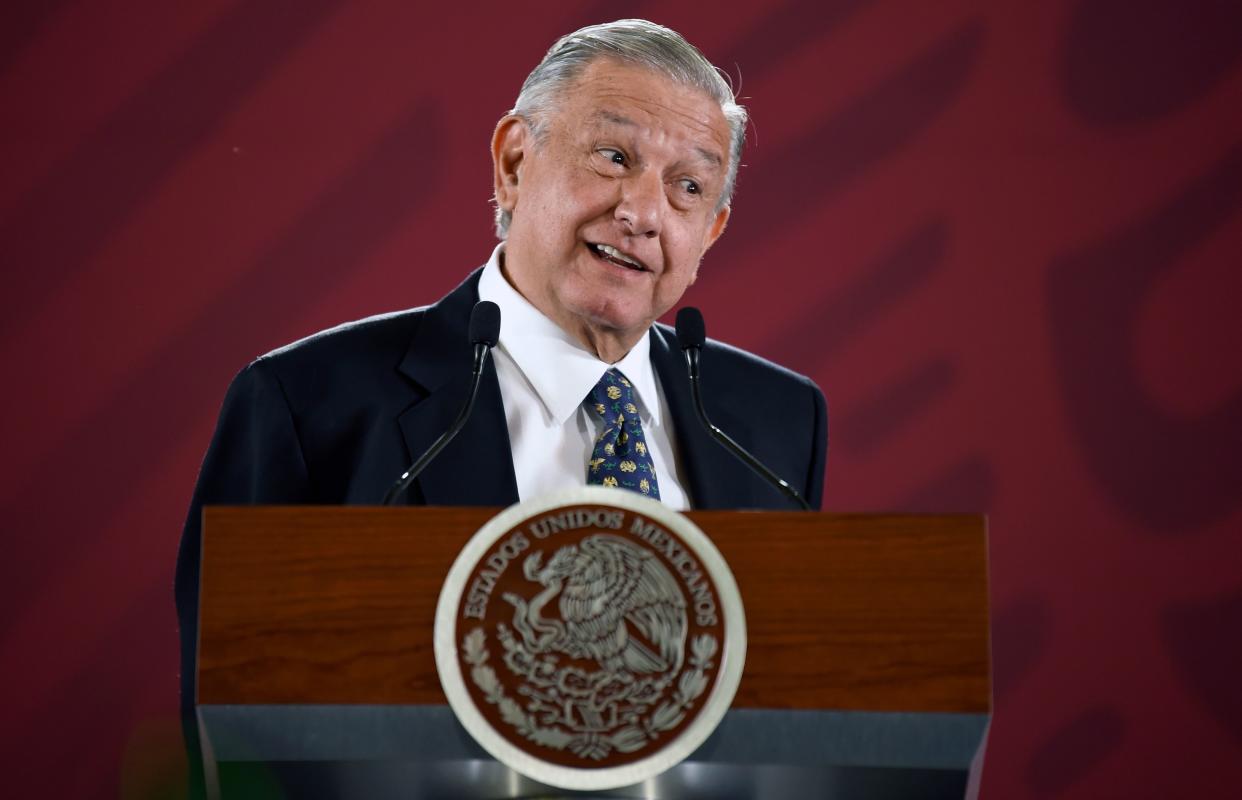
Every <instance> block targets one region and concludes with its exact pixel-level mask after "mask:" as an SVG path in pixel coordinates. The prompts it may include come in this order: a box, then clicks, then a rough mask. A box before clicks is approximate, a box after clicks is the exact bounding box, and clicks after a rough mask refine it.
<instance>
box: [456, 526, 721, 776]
mask: <svg viewBox="0 0 1242 800" xmlns="http://www.w3.org/2000/svg"><path fill="white" fill-rule="evenodd" d="M522 573H523V575H524V576H525V578H526V580H527V581H529V582H530V583H533V584H535V585H536V586H537V587H539V588H538V589H537V590H535V591H534V593H533V595H528V596H523V595H520V594H518V593H516V592H505V593H504V594H503V595H502V597H503V599H504V600H505V601H506V602H507V603H509V604H510V605H511V606H512V607H513V615H512V621H511V623H509V624H504V623H502V624H500V625H498V626H497V630H496V638H497V640H498V641H499V642H500V645H501V647H502V648H503V651H504V652H503V656H502V661H503V663H504V666H505V668H506V669H507V670H508V672H509V673H511V674H512V675H513V676H514V677H515V678H516V679H517V680H518V681H519V685H518V693H519V694H520V695H521V697H522V700H521V701H520V702H519V701H517V700H512V699H510V698H508V697H506V698H505V699H506V700H509V706H508V707H507V708H506V706H505V705H502V706H501V711H502V716H503V717H504V718H505V719H506V721H508V722H510V724H512V725H513V726H514V727H515V728H517V730H518V732H519V733H522V734H523V735H525V736H526V737H527V738H529V739H532V740H534V741H537V742H538V743H540V744H544V745H546V746H551V747H554V748H556V749H565V750H568V751H569V752H572V753H574V754H576V755H578V756H580V757H581V758H583V759H586V760H588V761H598V760H600V759H604V758H606V757H608V756H609V755H610V754H611V753H613V751H616V750H619V751H621V752H633V751H635V750H638V749H640V748H642V747H644V746H645V745H646V744H648V743H649V742H650V741H652V740H654V739H656V738H658V737H659V736H660V735H661V734H662V733H663V732H666V731H668V730H671V729H672V728H674V727H676V726H677V725H678V724H679V723H680V722H681V720H682V718H683V717H684V715H685V711H686V710H687V709H688V708H689V707H690V706H691V705H693V704H694V702H695V700H697V699H698V697H699V695H701V694H702V693H703V690H704V689H705V688H706V686H707V682H708V681H707V676H706V674H705V670H707V669H710V668H711V667H713V666H714V663H713V661H712V659H713V657H714V656H715V654H716V650H717V643H716V641H715V638H714V637H712V636H710V635H700V636H697V637H695V638H694V640H693V641H692V642H691V648H692V652H691V653H690V654H689V658H690V661H691V662H692V663H691V664H689V665H687V641H686V640H687V630H688V626H687V612H686V598H685V595H684V594H683V592H682V589H681V587H680V586H679V585H678V582H677V580H676V579H675V578H674V577H673V575H672V573H671V572H670V571H669V569H668V567H666V566H665V565H664V564H663V563H661V562H660V560H659V559H658V558H657V557H656V556H655V555H654V554H653V553H651V552H650V551H647V550H644V549H642V548H640V547H638V546H636V545H635V544H634V543H632V542H630V541H627V540H626V539H624V538H622V537H620V536H616V535H613V534H608V533H596V534H593V535H590V536H588V537H586V538H584V539H582V540H581V541H579V542H577V543H576V544H571V545H565V546H563V547H560V548H558V549H557V550H556V551H555V552H554V553H553V555H552V556H551V558H549V559H547V561H546V563H545V561H544V555H543V552H542V551H538V552H534V553H532V554H530V555H529V556H527V557H526V559H525V561H524V562H523V564H522ZM472 637H473V638H472ZM483 640H484V636H483V631H482V629H481V628H476V629H475V630H474V631H473V632H471V633H470V634H468V635H467V636H466V637H465V639H464V641H463V645H462V651H463V653H464V654H465V658H466V660H467V661H468V662H469V661H472V660H474V661H477V662H478V666H483V661H485V660H486V655H487V654H486V652H485V651H484V650H483V648H484V642H483ZM686 666H690V667H691V669H689V670H684V668H685V667H686ZM474 673H475V674H474V676H473V677H474V678H475V682H476V685H479V688H480V689H482V690H483V691H484V692H487V693H489V694H492V695H494V693H495V692H496V691H497V690H498V687H499V683H498V680H497V679H496V676H495V674H494V672H492V671H491V668H490V667H486V668H485V669H483V670H480V669H476V670H474ZM674 683H676V685H675V686H674ZM670 687H672V688H673V691H672V692H671V693H670V691H669V690H670ZM670 694H671V696H670ZM498 702H499V701H498Z"/></svg>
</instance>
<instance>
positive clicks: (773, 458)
mask: <svg viewBox="0 0 1242 800" xmlns="http://www.w3.org/2000/svg"><path fill="white" fill-rule="evenodd" d="M480 272H481V270H480V271H476V272H474V273H473V274H471V276H470V277H469V278H467V279H466V281H465V282H464V283H462V284H461V286H459V287H457V288H456V289H454V290H453V291H452V292H451V293H450V294H449V295H448V296H446V297H445V298H444V299H442V300H441V301H440V302H438V303H436V304H435V305H432V306H428V307H426V308H419V309H414V310H412V311H402V312H397V313H394V314H387V315H383V316H379V317H372V318H370V319H365V320H362V321H359V322H354V323H350V324H347V325H343V326H341V327H338V328H334V329H332V330H329V331H325V332H323V333H320V334H316V335H314V336H311V337H310V338H308V339H304V340H302V341H300V342H296V343H294V344H291V345H289V346H288V347H284V348H281V349H280V350H276V351H274V352H272V353H269V354H268V355H265V356H262V357H261V358H259V359H257V360H256V361H254V362H253V363H252V364H250V365H249V366H247V367H246V368H245V369H243V370H242V371H241V372H240V373H239V374H238V376H237V377H236V378H235V379H234V380H233V383H232V385H231V386H230V387H229V390H228V394H227V396H226V397H225V400H224V407H223V409H222V410H221V412H220V419H219V422H218V423H217V426H216V432H215V435H214V436H213V438H212V441H211V446H210V447H209V449H208V451H207V456H206V458H205V459H204V461H203V467H202V471H201V472H200V474H199V479H198V485H197V487H196V488H195V491H194V499H193V501H192V502H191V505H190V512H189V517H188V518H187V520H186V524H185V531H184V533H183V535H182V539H181V550H180V553H179V554H178V558H177V578H176V598H177V614H178V618H179V620H180V628H181V654H182V660H181V669H182V708H183V711H186V712H189V711H192V709H193V698H194V694H193V680H194V665H195V647H196V643H197V632H198V630H197V629H198V573H199V549H200V539H201V531H200V525H201V514H202V508H203V506H205V505H244V504H303V503H305V504H315V503H319V504H378V503H379V502H380V500H381V499H382V498H383V496H384V492H385V491H386V490H387V489H388V487H389V486H390V485H391V484H392V482H393V481H394V480H396V478H397V476H399V475H400V474H401V473H402V472H404V471H405V469H406V468H407V467H408V466H409V465H410V463H411V462H412V461H413V459H414V458H416V457H417V456H418V455H420V454H421V453H422V452H423V451H425V450H426V449H427V448H428V447H429V446H430V445H431V443H432V442H433V441H435V439H436V438H437V437H438V436H439V435H440V434H441V433H442V432H443V431H445V430H446V429H447V428H448V427H449V425H450V424H451V423H452V421H453V418H454V417H455V416H456V414H457V412H458V410H459V408H460V407H461V405H462V403H463V402H464V400H465V396H466V389H467V385H468V383H469V373H470V362H471V355H472V352H473V348H472V346H471V345H470V344H469V342H468V340H467V325H468V322H469V318H470V311H471V309H472V308H473V307H474V304H475V302H477V300H478V281H479V274H480ZM651 360H652V363H653V364H654V366H655V370H656V373H657V374H658V375H659V378H660V384H661V386H662V388H663V391H664V393H665V396H666V398H667V401H668V407H669V411H670V413H671V416H672V420H673V426H674V432H675V434H676V437H677V446H678V453H679V458H680V460H681V464H682V467H683V474H684V477H685V479H686V482H687V487H686V488H687V490H688V491H689V494H690V497H691V501H692V503H693V505H694V507H695V508H773V509H776V508H779V509H788V508H790V507H791V506H790V503H789V501H788V500H786V499H785V498H784V496H783V495H781V494H780V493H779V492H778V491H776V490H775V489H773V488H771V487H770V486H768V485H767V484H766V483H764V482H763V480H761V479H760V478H759V477H758V476H756V475H755V474H754V473H752V472H751V471H750V470H749V468H747V467H746V466H745V465H743V464H742V463H740V462H739V461H737V460H736V459H735V458H733V456H731V455H730V454H729V453H727V452H726V451H725V450H724V449H723V448H722V447H721V446H720V445H719V444H717V443H716V442H715V441H713V440H712V439H711V438H709V437H708V435H707V434H706V432H704V431H703V429H702V428H701V426H700V424H699V422H698V419H697V418H696V416H695V413H694V407H693V404H692V400H691V396H690V386H689V380H688V378H687V377H686V368H685V359H684V356H683V354H682V353H681V351H680V350H679V349H678V347H677V342H676V337H675V336H674V334H673V332H672V331H671V329H669V328H668V327H666V326H663V325H657V326H656V327H655V328H653V330H652V335H651ZM701 380H702V384H703V392H704V403H705V405H706V406H707V410H708V415H709V416H710V417H711V419H712V421H713V422H714V423H715V424H716V425H717V426H719V427H720V428H721V429H723V430H724V431H725V432H726V433H728V434H729V435H730V436H731V437H733V438H734V439H735V440H736V441H737V442H738V443H739V444H741V445H742V446H743V447H745V448H747V449H748V450H750V451H751V452H752V453H754V454H755V455H756V456H757V457H758V458H759V459H760V460H761V461H763V462H764V463H766V464H767V465H768V466H769V467H770V468H771V469H772V470H773V471H775V472H776V474H777V475H780V476H781V477H783V478H785V480H787V481H789V482H790V484H791V485H792V486H793V487H794V488H796V489H798V491H799V492H801V493H802V495H803V497H805V498H806V499H807V501H808V502H809V503H810V504H811V505H812V506H813V507H815V508H818V507H819V505H820V500H821V496H822V486H823V478H824V456H825V450H826V441H827V440H826V430H827V412H826V409H825V405H824V397H823V395H822V394H821V393H820V391H819V389H818V388H816V387H815V385H814V384H813V383H811V381H809V380H808V379H806V378H804V377H802V376H800V375H797V374H795V373H793V372H790V371H788V370H786V369H783V368H781V367H778V366H776V365H775V364H772V363H770V362H768V361H764V360H763V359H760V358H758V357H756V356H753V355H750V354H748V353H745V352H743V351H741V350H737V349H735V348H732V347H728V346H726V345H723V344H720V343H717V342H712V341H709V342H708V343H707V345H706V346H705V347H704V349H703V355H702V379H701ZM508 453H509V436H508V430H507V428H506V424H505V415H504V406H503V405H502V402H501V397H500V387H499V384H498V383H497V381H496V372H495V370H493V369H488V370H487V371H486V372H485V373H484V376H483V381H482V384H481V386H480V388H479V395H478V399H477V401H476V405H475V408H474V413H473V414H472V415H471V417H470V421H469V422H468V423H467V424H466V426H465V428H463V429H462V431H461V432H460V433H459V434H458V435H457V437H456V438H455V439H454V440H453V441H452V443H450V444H449V445H448V446H447V447H446V448H445V449H444V451H443V452H442V453H441V454H440V455H439V457H437V458H436V460H435V461H433V462H432V463H431V465H430V466H428V467H427V469H426V471H425V472H423V474H422V475H421V476H420V477H419V478H418V479H417V481H415V483H414V484H413V485H412V486H411V487H410V491H409V494H408V497H407V501H408V502H410V503H416V504H427V505H481V506H508V505H511V504H513V503H515V502H517V500H518V493H517V482H516V480H515V478H514V475H513V464H512V461H511V460H510V458H509V457H508ZM583 469H584V470H585V465H584V467H583Z"/></svg>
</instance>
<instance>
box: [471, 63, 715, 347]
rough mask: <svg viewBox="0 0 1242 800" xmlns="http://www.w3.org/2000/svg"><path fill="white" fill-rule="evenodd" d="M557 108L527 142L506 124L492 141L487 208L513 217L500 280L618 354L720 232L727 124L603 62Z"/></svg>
mask: <svg viewBox="0 0 1242 800" xmlns="http://www.w3.org/2000/svg"><path fill="white" fill-rule="evenodd" d="M560 100H561V102H560V103H559V104H557V106H558V107H556V108H555V109H554V110H552V111H551V112H549V114H548V118H547V119H546V120H545V132H544V138H543V139H542V140H541V141H539V142H536V141H535V140H534V139H533V137H532V134H531V131H530V129H529V128H528V127H527V125H526V124H525V123H524V121H522V120H520V119H517V118H515V117H506V118H505V119H503V120H501V123H500V126H499V127H498V128H497V131H496V136H495V139H494V141H493V155H494V157H495V162H496V198H497V202H498V203H499V204H500V205H501V207H502V208H507V209H509V210H510V211H511V212H512V214H513V221H512V223H511V225H510V227H509V236H508V240H507V243H506V245H505V271H506V273H507V275H508V277H509V279H510V281H511V282H512V283H514V285H515V286H516V288H517V289H518V291H520V292H521V293H522V294H523V295H524V296H525V297H526V299H527V300H529V301H530V302H531V303H532V304H533V305H534V306H535V307H536V308H538V309H539V310H540V311H542V312H543V313H544V314H546V315H547V316H548V317H550V318H551V319H552V320H553V321H555V322H556V323H557V324H559V325H560V326H561V327H562V328H564V329H565V330H567V331H569V332H570V333H573V334H575V335H576V336H578V337H579V338H580V339H582V340H584V341H588V342H596V341H597V340H598V338H599V337H601V336H602V337H611V338H612V339H614V340H616V341H622V342H626V343H627V344H626V345H625V346H626V348H628V347H629V346H632V345H633V343H634V341H636V340H637V338H638V337H640V336H641V335H642V333H643V331H645V330H646V329H647V328H648V327H649V326H650V325H651V323H652V322H654V321H655V320H656V318H657V317H659V316H660V315H661V314H663V313H664V312H665V311H668V310H669V309H670V308H672V307H673V305H675V304H676V303H677V301H678V300H679V299H680V298H681V295H682V293H683V292H684V291H685V290H686V287H687V286H689V285H690V284H691V283H693V282H694V279H695V275H696V273H697V271H698V266H699V259H700V258H702V256H703V253H704V252H705V251H706V250H707V248H708V247H710V246H711V244H712V243H713V242H714V241H715V240H716V237H718V236H719V235H720V233H721V232H722V231H723V230H724V225H725V221H726V220H727V219H728V209H727V208H723V209H720V210H717V204H718V202H719V200H720V196H721V192H722V190H723V189H724V184H725V178H726V174H727V166H728V158H729V142H730V137H729V125H728V122H727V121H726V120H725V118H724V114H723V113H722V112H721V110H720V106H719V104H717V103H716V102H715V101H714V100H713V99H712V98H711V97H709V96H708V95H707V94H705V93H704V92H702V91H700V90H698V89H695V88H690V87H686V86H683V85H681V84H679V83H676V82H674V81H672V80H670V79H668V78H666V77H664V76H663V75H660V74H658V73H656V72H653V71H651V70H648V69H646V68H643V67H637V66H631V65H627V64H623V63H620V62H617V61H613V60H610V59H599V60H597V61H595V62H593V63H592V64H590V65H589V66H588V67H587V69H586V70H584V72H583V74H582V76H581V78H580V79H579V81H578V82H577V83H576V84H575V85H574V86H572V87H570V88H568V89H566V90H564V91H563V92H562V94H561V98H560ZM600 352H601V355H602V354H603V350H602V349H601V351H600Z"/></svg>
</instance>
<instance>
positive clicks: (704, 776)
mask: <svg viewBox="0 0 1242 800" xmlns="http://www.w3.org/2000/svg"><path fill="white" fill-rule="evenodd" d="M498 511H499V509H487V508H411V507H406V508H359V507H324V506H302V507H244V508H241V507H239V508H232V507H218V508H207V509H206V510H205V511H204V528H203V530H204V536H203V559H202V578H201V589H200V591H201V596H200V633H199V637H200V638H199V649H198V653H199V660H198V682H197V685H198V697H197V707H198V718H199V725H200V732H201V734H202V741H203V749H204V762H205V765H206V769H207V774H208V785H209V787H213V786H214V787H216V788H217V790H218V791H219V792H220V793H221V794H222V795H223V796H224V797H230V796H246V797H254V796H267V795H268V794H270V795H271V796H287V797H311V796H323V797H368V798H385V797H402V798H411V797H460V798H467V797H535V796H537V797H547V796H565V795H568V794H569V793H567V792H562V791H558V790H551V789H548V788H547V787H542V786H540V785H539V784H535V783H533V782H531V781H528V780H526V779H524V778H521V777H520V776H517V775H516V774H514V773H512V772H510V771H509V770H508V769H507V768H505V767H503V765H500V764H498V763H496V762H495V761H493V760H491V759H490V758H489V757H488V756H487V754H486V753H485V752H484V751H483V750H482V749H481V748H479V747H478V746H477V745H475V744H474V742H473V741H472V740H471V739H470V737H469V736H468V735H467V734H466V732H465V730H464V729H462V728H461V727H460V725H458V724H457V722H456V720H455V719H454V718H453V716H452V713H451V711H450V710H449V709H448V707H447V706H446V705H445V699H444V695H443V692H442V691H441V689H440V683H439V678H438V677H437V673H436V665H435V657H434V652H433V647H432V627H433V620H434V616H435V607H436V601H437V599H438V596H439V593H440V587H441V584H442V582H443V580H444V577H445V575H446V574H447V573H448V570H449V567H450V566H451V565H452V563H453V560H454V559H455V558H456V556H457V553H458V551H459V550H460V549H461V547H462V545H463V544H465V542H466V541H467V540H468V539H469V538H470V536H471V535H472V534H473V533H474V532H475V531H476V530H478V529H479V528H480V527H481V526H482V525H483V524H484V523H485V522H486V521H487V520H488V519H490V518H491V517H492V516H494V515H495V514H496V513H497V512H498ZM688 516H689V517H690V519H692V520H693V521H694V522H695V523H696V524H697V525H698V526H699V527H700V528H702V529H703V531H704V532H706V533H707V534H708V536H710V537H711V538H712V540H713V541H714V542H715V543H716V545H717V547H718V548H719V549H720V551H721V553H722V554H723V555H724V557H725V559H726V560H727V561H728V563H729V565H730V568H731V569H732V570H733V573H734V575H735V577H736V578H737V583H738V587H739V589H740V590H741V593H742V599H743V603H744V604H745V609H746V621H747V629H748V638H749V643H748V650H747V656H746V668H745V672H744V673H743V677H742V682H741V686H740V687H739V689H738V692H737V696H736V699H735V700H734V703H733V707H732V709H731V710H730V711H729V713H728V714H727V715H726V717H725V719H724V721H723V722H722V723H721V725H720V727H719V728H718V729H717V731H716V733H715V734H713V735H712V736H711V738H709V739H708V740H707V742H706V743H704V744H703V745H702V746H701V747H700V748H699V749H698V751H696V752H695V753H694V754H693V755H692V756H691V757H690V758H689V759H687V760H686V761H685V762H683V763H682V764H681V765H680V766H679V767H676V768H674V769H672V770H669V772H667V773H665V774H664V775H662V776H660V777H659V778H656V779H654V780H653V781H648V782H647V784H645V785H643V786H637V787H627V788H625V789H618V790H612V791H609V792H606V793H604V794H605V795H606V796H609V797H651V796H655V797H676V798H680V797H711V798H730V797H795V796H799V797H842V798H845V797H850V798H852V797H868V798H871V797H893V798H898V797H900V798H914V797H919V798H924V797H955V798H960V797H962V794H963V791H964V789H965V784H966V776H967V770H968V768H969V767H970V763H971V759H972V757H973V756H974V755H975V753H976V751H977V750H978V749H979V747H980V745H981V742H982V739H983V736H984V733H985V731H986V727H987V722H988V720H989V716H990V710H991V695H990V685H989V655H990V653H989V644H988V585H987V547H986V527H985V521H984V519H983V517H981V516H973V515H952V516H881V515H833V514H816V513H800V512H743V511H738V512H721V511H698V512H690V513H689V514H688Z"/></svg>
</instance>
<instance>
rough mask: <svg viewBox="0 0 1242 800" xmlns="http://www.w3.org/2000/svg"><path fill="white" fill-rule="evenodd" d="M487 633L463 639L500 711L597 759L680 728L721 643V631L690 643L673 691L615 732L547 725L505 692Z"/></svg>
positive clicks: (475, 674)
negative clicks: (646, 713)
mask: <svg viewBox="0 0 1242 800" xmlns="http://www.w3.org/2000/svg"><path fill="white" fill-rule="evenodd" d="M486 641H487V635H486V634H485V633H484V631H483V629H482V628H475V629H473V630H472V631H470V632H469V633H468V634H466V636H465V638H464V639H463V640H462V658H463V659H464V660H465V661H466V663H467V664H469V665H470V667H471V669H470V679H471V680H472V681H474V685H475V686H477V687H479V690H480V691H482V692H483V695H484V697H485V698H486V700H487V702H488V703H490V704H491V705H494V706H496V707H497V709H498V710H499V711H500V717H501V719H503V720H504V721H505V722H507V723H509V724H510V725H512V726H513V727H514V729H516V730H517V732H518V733H519V734H521V735H522V736H524V737H525V738H526V739H528V740H529V741H532V742H534V743H535V744H539V745H543V746H544V747H550V748H552V749H554V750H565V749H568V750H569V751H570V752H572V753H574V754H575V755H578V756H580V757H583V758H590V759H593V760H596V761H599V760H601V759H604V758H606V757H607V756H608V755H609V753H611V752H612V751H613V750H618V751H620V752H622V753H632V752H634V751H636V750H639V749H641V748H643V747H644V746H646V745H647V744H648V743H649V742H653V741H655V740H656V739H658V738H659V737H660V736H661V735H662V734H664V733H666V732H668V731H670V730H672V729H674V728H676V727H677V726H678V725H679V724H681V721H682V720H683V719H685V717H686V712H687V711H688V710H689V709H690V708H691V707H692V706H693V705H694V702H695V701H696V700H698V698H699V697H700V696H701V695H702V694H703V692H704V691H705V690H706V689H707V682H708V681H707V675H706V671H707V670H709V669H712V668H714V667H715V663H714V661H713V659H714V658H715V657H716V652H717V650H718V644H717V642H716V637H714V636H711V635H709V634H700V635H699V636H696V637H695V638H694V640H693V641H692V642H691V643H690V658H689V665H690V667H691V669H688V670H686V671H685V672H683V673H682V674H681V677H680V678H679V679H678V681H677V689H676V690H675V691H674V692H673V696H672V697H671V698H670V699H668V700H666V701H664V702H663V703H661V704H660V705H659V706H658V707H657V708H656V710H655V711H653V712H652V713H651V715H650V716H649V717H647V718H646V719H640V721H639V722H640V724H638V725H634V724H629V725H625V726H623V727H621V728H619V729H617V730H616V731H613V732H611V733H570V732H569V731H566V730H564V729H562V728H559V727H556V726H542V725H540V724H539V723H538V721H537V720H536V719H535V718H534V716H533V715H531V714H528V713H527V712H526V710H525V709H524V708H522V706H521V705H520V704H518V703H517V701H515V700H514V699H513V698H511V697H509V696H508V695H506V694H505V691H504V687H503V686H502V685H501V683H500V680H499V679H498V678H497V677H496V672H495V670H493V669H492V668H491V667H490V666H489V665H488V664H487V660H488V657H489V653H488V651H487V647H486Z"/></svg>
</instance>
